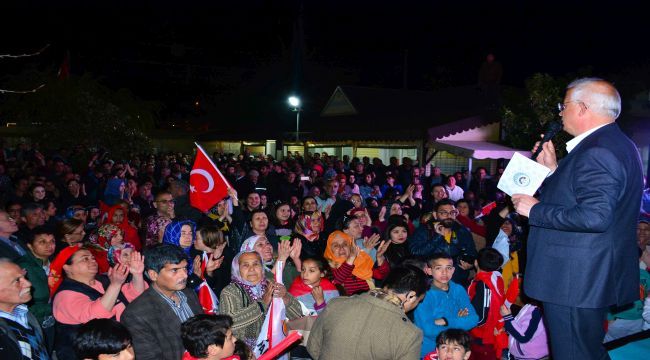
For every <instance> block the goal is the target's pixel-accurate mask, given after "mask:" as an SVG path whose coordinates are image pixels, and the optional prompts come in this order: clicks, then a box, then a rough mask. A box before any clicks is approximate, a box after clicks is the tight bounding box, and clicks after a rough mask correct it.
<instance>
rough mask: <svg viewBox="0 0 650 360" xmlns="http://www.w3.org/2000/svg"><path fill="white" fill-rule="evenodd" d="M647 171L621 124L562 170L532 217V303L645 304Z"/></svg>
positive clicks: (590, 140)
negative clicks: (641, 239) (642, 235)
mask: <svg viewBox="0 0 650 360" xmlns="http://www.w3.org/2000/svg"><path fill="white" fill-rule="evenodd" d="M641 169H642V166H641V159H640V157H639V152H638V150H637V148H636V146H635V145H634V144H633V143H632V141H630V139H628V138H627V136H625V134H623V132H622V131H621V130H620V128H619V127H618V125H616V124H615V123H614V124H609V125H606V126H603V127H602V128H600V129H598V130H596V131H594V132H593V133H591V134H590V135H589V136H587V137H586V138H585V139H583V140H582V141H581V142H580V143H579V144H578V145H577V146H576V147H575V148H574V149H573V151H571V152H570V153H569V154H568V155H567V156H566V157H565V158H564V159H562V160H561V161H560V162H559V164H558V167H557V169H556V170H555V172H554V173H553V174H552V175H551V176H549V177H548V178H547V179H546V180H545V181H544V184H543V186H542V190H541V196H540V203H538V204H536V205H535V206H533V208H532V209H531V211H530V217H529V224H530V235H529V237H528V265H527V270H526V287H525V291H526V293H527V295H529V296H531V297H533V298H535V299H538V300H541V301H546V302H550V303H553V304H558V305H563V306H573V307H582V308H601V307H606V306H609V305H613V304H619V305H622V304H626V303H630V302H632V301H634V300H636V299H638V298H639V274H638V271H639V270H638V269H639V254H638V248H637V246H636V222H637V219H638V216H639V205H640V202H641V191H642V188H643V175H642V173H643V172H642V170H641Z"/></svg>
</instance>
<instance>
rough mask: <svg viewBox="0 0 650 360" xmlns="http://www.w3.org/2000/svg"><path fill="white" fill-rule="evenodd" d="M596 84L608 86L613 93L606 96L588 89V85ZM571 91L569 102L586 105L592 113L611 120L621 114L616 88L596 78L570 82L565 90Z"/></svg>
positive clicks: (619, 97) (603, 93)
mask: <svg viewBox="0 0 650 360" xmlns="http://www.w3.org/2000/svg"><path fill="white" fill-rule="evenodd" d="M597 82H604V83H607V84H609V85H610V86H611V87H612V90H613V93H612V94H608V93H605V92H601V91H595V90H594V89H593V88H590V85H592V84H594V83H597ZM571 89H572V90H573V92H572V93H571V100H573V101H583V102H585V103H587V104H588V105H589V108H590V109H591V110H592V111H594V112H597V113H599V114H601V115H604V116H607V117H610V118H612V119H613V120H616V118H618V116H619V115H620V114H621V95H619V93H618V91H617V90H616V88H615V87H614V86H613V85H611V84H610V83H609V82H607V81H605V80H603V79H600V78H596V77H587V78H582V79H577V80H574V81H572V82H571V83H570V84H569V85H568V86H567V90H571Z"/></svg>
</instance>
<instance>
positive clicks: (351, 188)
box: [343, 174, 361, 196]
mask: <svg viewBox="0 0 650 360" xmlns="http://www.w3.org/2000/svg"><path fill="white" fill-rule="evenodd" d="M343 192H344V193H345V194H350V196H352V195H354V194H357V195H359V194H360V193H361V192H360V190H359V185H358V184H357V178H356V175H354V174H350V175H348V181H347V184H346V185H345V188H344V189H343Z"/></svg>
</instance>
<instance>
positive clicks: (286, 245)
mask: <svg viewBox="0 0 650 360" xmlns="http://www.w3.org/2000/svg"><path fill="white" fill-rule="evenodd" d="M301 249H302V243H301V242H300V241H298V240H297V239H294V241H293V246H292V245H291V240H283V241H280V245H278V256H277V258H275V257H274V256H273V255H274V254H273V247H272V246H271V243H270V242H269V241H268V240H267V239H266V237H264V236H260V235H255V236H251V237H249V238H248V239H246V240H245V241H244V243H243V244H242V246H241V249H240V251H256V252H257V253H258V254H260V256H261V257H262V265H263V266H264V270H265V271H266V274H267V276H268V277H269V279H272V278H273V274H274V273H275V267H274V266H275V263H276V262H277V261H284V270H283V271H282V281H283V282H284V283H285V284H291V282H292V281H293V279H295V278H296V276H298V275H299V274H300V270H301V265H302V262H301V261H300V252H301ZM288 259H291V261H287V260H288Z"/></svg>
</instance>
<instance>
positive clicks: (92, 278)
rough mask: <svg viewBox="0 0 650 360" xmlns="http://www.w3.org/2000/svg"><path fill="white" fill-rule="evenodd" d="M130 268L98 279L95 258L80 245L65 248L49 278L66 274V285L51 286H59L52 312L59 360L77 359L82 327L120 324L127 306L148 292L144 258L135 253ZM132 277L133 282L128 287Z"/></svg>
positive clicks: (53, 265)
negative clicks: (111, 322)
mask: <svg viewBox="0 0 650 360" xmlns="http://www.w3.org/2000/svg"><path fill="white" fill-rule="evenodd" d="M129 264H130V265H129V266H125V265H117V266H115V267H114V268H111V269H110V271H109V272H108V276H102V275H99V276H98V274H97V270H98V267H97V262H96V261H95V258H94V256H93V255H92V254H91V252H90V251H88V250H87V249H85V248H83V247H80V246H78V245H77V246H70V247H68V248H65V249H64V250H62V251H61V252H60V253H59V255H57V257H56V258H55V259H54V261H53V262H52V265H51V271H50V277H52V276H53V274H64V276H63V281H61V282H58V283H57V282H54V281H53V282H52V283H53V284H54V283H56V289H53V291H52V293H54V294H55V295H54V301H53V305H52V309H53V313H54V318H55V319H56V322H57V323H56V334H57V341H56V343H55V350H56V353H57V356H58V357H59V358H60V359H76V357H75V355H74V352H73V351H72V341H73V339H74V336H75V332H76V330H77V329H78V328H79V326H80V325H81V324H83V323H86V322H88V321H89V320H92V319H110V318H115V319H116V320H118V321H119V319H120V316H121V315H122V312H124V309H125V308H126V305H127V304H128V303H129V302H131V301H133V300H134V299H135V298H137V297H138V296H140V294H142V292H143V291H144V290H145V289H146V288H147V284H146V283H145V281H144V278H143V276H142V274H143V272H144V258H143V257H142V256H141V255H140V254H139V253H137V252H136V253H133V254H131V259H130V262H129ZM129 274H131V275H132V277H133V278H132V281H131V282H129V283H126V284H125V281H126V278H127V276H128V275H129ZM53 280H54V279H53Z"/></svg>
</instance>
